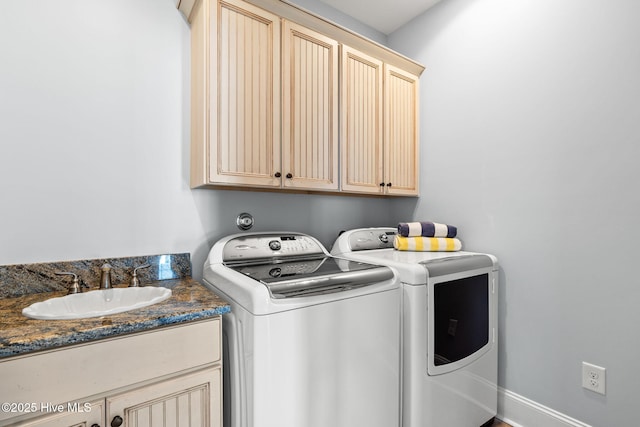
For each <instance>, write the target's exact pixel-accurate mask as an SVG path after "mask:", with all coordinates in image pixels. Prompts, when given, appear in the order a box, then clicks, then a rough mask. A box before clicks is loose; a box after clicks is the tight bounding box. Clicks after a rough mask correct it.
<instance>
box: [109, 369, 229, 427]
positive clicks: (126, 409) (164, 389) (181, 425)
mask: <svg viewBox="0 0 640 427" xmlns="http://www.w3.org/2000/svg"><path fill="white" fill-rule="evenodd" d="M221 396H222V382H221V368H220V367H219V366H217V367H214V368H209V369H206V370H202V371H198V372H194V373H192V374H189V375H185V376H181V377H178V378H175V379H170V380H166V381H163V382H159V383H155V384H152V385H149V386H146V387H142V388H139V389H136V390H132V391H130V392H126V393H123V394H120V395H116V396H113V397H108V398H107V410H106V412H107V426H109V425H118V423H119V422H120V421H121V422H122V424H121V425H123V426H130V427H133V426H135V427H209V426H211V427H220V426H221V425H222V397H221ZM118 417H119V418H118Z"/></svg>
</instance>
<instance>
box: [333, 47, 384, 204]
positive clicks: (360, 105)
mask: <svg viewBox="0 0 640 427" xmlns="http://www.w3.org/2000/svg"><path fill="white" fill-rule="evenodd" d="M341 71H342V72H341V76H340V82H341V85H342V87H341V91H342V94H341V99H342V114H341V141H342V147H341V156H340V159H341V162H342V168H341V170H342V178H341V181H342V190H344V191H355V192H362V193H381V192H383V191H384V190H383V187H381V183H382V182H383V181H382V179H383V175H382V169H383V158H382V156H383V152H382V141H383V135H382V119H383V118H382V75H383V69H382V62H381V61H379V60H378V59H375V58H373V57H370V56H368V55H365V54H364V53H362V52H359V51H357V50H355V49H352V48H350V47H348V46H344V45H343V46H342V66H341Z"/></svg>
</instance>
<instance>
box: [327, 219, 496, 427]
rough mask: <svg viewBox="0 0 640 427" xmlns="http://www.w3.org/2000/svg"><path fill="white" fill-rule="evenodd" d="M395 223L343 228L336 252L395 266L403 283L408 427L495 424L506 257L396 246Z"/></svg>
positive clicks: (404, 407) (405, 415)
mask: <svg viewBox="0 0 640 427" xmlns="http://www.w3.org/2000/svg"><path fill="white" fill-rule="evenodd" d="M395 235H396V229H394V228H383V227H381V228H363V229H356V230H350V231H347V232H344V233H342V234H341V235H340V236H339V237H338V239H337V240H336V241H335V243H334V245H333V248H332V250H331V253H332V255H335V256H340V257H345V258H349V259H352V260H357V261H362V262H370V263H375V264H380V265H387V266H390V267H393V268H394V269H395V270H396V271H397V272H398V275H399V276H400V281H401V282H402V288H403V309H402V311H403V356H402V360H403V368H402V369H403V375H402V382H403V386H402V426H403V427H440V426H447V427H478V426H481V425H485V424H487V425H490V423H491V421H492V420H493V418H494V417H495V415H496V411H497V398H498V391H497V376H498V372H497V371H498V369H497V360H498V359H497V307H498V263H497V260H496V258H495V257H494V256H492V255H487V254H479V253H472V252H463V251H460V252H409V251H398V250H395V249H394V248H393V239H394V237H395Z"/></svg>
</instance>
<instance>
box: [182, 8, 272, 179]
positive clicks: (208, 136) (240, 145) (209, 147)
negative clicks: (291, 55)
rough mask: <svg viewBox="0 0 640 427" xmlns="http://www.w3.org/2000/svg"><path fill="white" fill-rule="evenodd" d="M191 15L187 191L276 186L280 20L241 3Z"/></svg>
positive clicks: (201, 9)
mask: <svg viewBox="0 0 640 427" xmlns="http://www.w3.org/2000/svg"><path fill="white" fill-rule="evenodd" d="M191 17H192V21H191V31H192V38H191V43H192V57H191V59H192V63H191V66H192V92H191V115H192V122H191V124H192V126H191V132H192V135H191V139H192V144H191V150H192V151H191V184H192V186H200V185H206V184H231V185H249V186H252V185H255V186H267V187H269V186H270V187H278V186H280V182H281V180H280V178H279V177H278V176H277V175H278V174H279V172H280V18H279V17H278V16H276V15H273V14H271V13H268V12H266V11H264V10H263V9H260V8H258V7H255V6H252V5H250V4H248V3H245V2H242V1H239V0H229V1H220V2H216V1H211V0H202V1H200V2H197V3H196V6H195V8H194V10H193V11H192V13H191Z"/></svg>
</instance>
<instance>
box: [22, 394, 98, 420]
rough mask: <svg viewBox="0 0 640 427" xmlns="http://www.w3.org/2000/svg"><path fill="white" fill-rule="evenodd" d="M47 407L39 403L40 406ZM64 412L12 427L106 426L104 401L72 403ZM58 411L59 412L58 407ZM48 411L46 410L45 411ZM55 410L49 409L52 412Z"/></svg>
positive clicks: (65, 406)
mask: <svg viewBox="0 0 640 427" xmlns="http://www.w3.org/2000/svg"><path fill="white" fill-rule="evenodd" d="M42 405H45V404H44V403H39V404H38V406H42ZM63 407H64V410H62V411H59V412H57V413H53V414H48V415H45V416H42V417H37V418H34V419H31V420H27V421H22V422H19V423H15V424H10V425H12V426H16V427H17V426H20V427H90V426H93V425H98V426H103V425H104V414H105V412H104V400H103V399H101V400H97V401H94V402H87V401H84V402H80V401H78V402H71V403H66V404H64V405H63ZM55 408H56V411H58V410H59V408H58V405H56V407H55ZM45 410H46V409H45ZM51 410H53V409H49V411H51Z"/></svg>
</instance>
